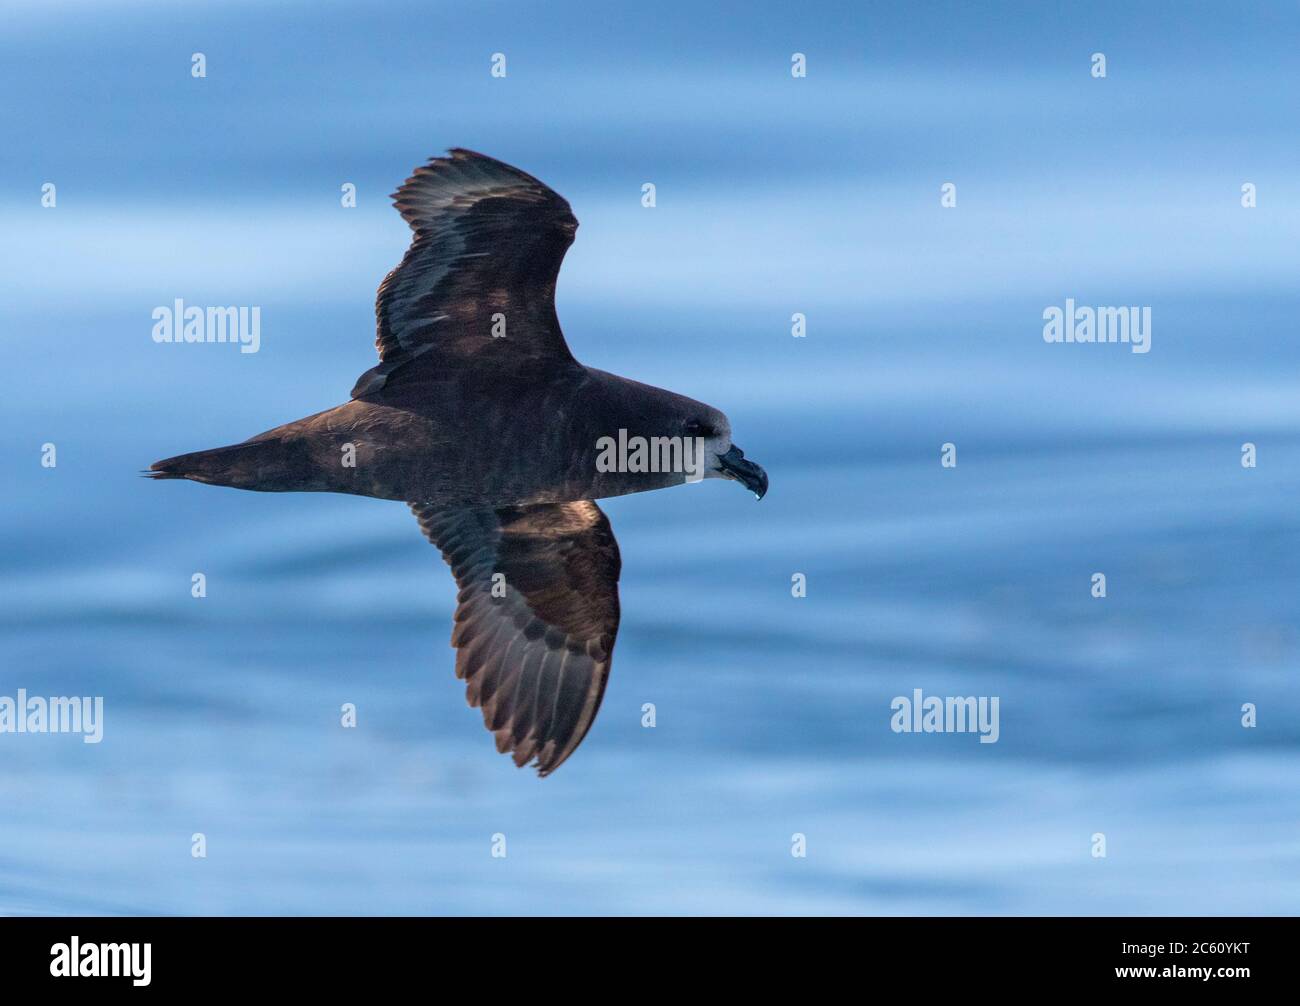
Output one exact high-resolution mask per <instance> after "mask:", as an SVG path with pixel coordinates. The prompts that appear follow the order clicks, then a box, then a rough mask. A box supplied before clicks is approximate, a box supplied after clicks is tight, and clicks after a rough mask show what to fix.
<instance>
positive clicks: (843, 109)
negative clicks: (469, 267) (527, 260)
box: [0, 2, 1300, 914]
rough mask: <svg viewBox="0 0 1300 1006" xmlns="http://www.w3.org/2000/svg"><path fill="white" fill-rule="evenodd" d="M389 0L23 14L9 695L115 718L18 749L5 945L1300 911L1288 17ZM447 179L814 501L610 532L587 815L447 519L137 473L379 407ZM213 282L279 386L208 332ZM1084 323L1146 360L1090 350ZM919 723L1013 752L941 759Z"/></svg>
mask: <svg viewBox="0 0 1300 1006" xmlns="http://www.w3.org/2000/svg"><path fill="white" fill-rule="evenodd" d="M386 6H387V7H388V10H387V11H386V12H379V11H372V10H370V9H364V10H363V9H360V8H358V7H357V6H356V5H351V4H311V5H308V4H305V3H302V4H299V3H280V4H253V3H234V4H222V5H216V4H212V5H206V4H195V5H186V6H185V7H184V8H183V9H176V8H175V7H174V6H173V5H169V4H162V3H150V2H114V3H98V4H94V5H90V4H84V3H78V2H62V3H53V4H51V3H43V4H39V5H38V4H35V3H32V4H28V3H25V2H24V3H17V4H16V5H14V6H13V11H12V15H11V16H9V17H8V18H7V22H6V25H5V28H4V32H3V35H2V36H0V88H2V89H3V91H2V93H3V94H4V96H5V100H4V102H3V103H2V104H0V126H2V127H3V131H4V135H5V136H6V137H7V142H5V143H4V144H2V145H0V221H3V232H2V237H3V240H0V249H3V254H4V268H3V269H0V304H3V307H0V317H2V318H3V320H4V325H3V331H2V332H0V337H2V338H3V339H4V350H3V351H4V355H5V361H6V363H7V365H8V381H7V382H6V393H5V395H4V398H3V406H2V408H3V419H4V421H3V423H0V442H2V445H3V450H4V456H5V458H6V461H7V464H6V471H7V473H8V482H7V492H6V493H5V518H6V519H5V521H4V523H3V528H2V529H0V535H3V547H2V548H0V621H2V622H3V626H4V631H3V651H2V653H0V696H13V695H15V694H16V693H17V690H18V689H20V688H22V689H26V690H27V692H28V693H30V694H41V695H102V696H103V697H104V703H105V724H104V738H103V741H102V742H101V743H99V744H97V745H91V744H83V743H82V742H81V741H80V739H78V738H77V737H73V736H59V735H49V736H33V735H26V736H17V735H11V734H0V767H2V768H3V771H0V807H2V808H3V814H0V912H3V913H32V912H37V913H80V912H91V913H110V914H112V913H293V914H299V913H301V914H316V913H331V914H352V913H363V914H404V913H414V914H424V913H515V914H529V913H552V914H567V913H732V914H744V913H837V914H838V913H894V914H913V913H957V914H998V913H1062V914H1093V913H1121V914H1123V913H1155V914H1179V913H1211V914H1214V913H1293V912H1295V911H1297V909H1300V881H1298V880H1297V876H1298V875H1300V873H1298V871H1297V866H1298V865H1300V832H1298V831H1297V822H1298V821H1300V782H1298V781H1297V780H1298V779H1300V696H1298V695H1297V689H1296V672H1297V662H1298V660H1300V613H1298V611H1297V604H1296V589H1295V588H1296V583H1297V577H1298V576H1300V515H1298V514H1297V508H1296V502H1295V501H1296V499H1297V491H1298V490H1300V396H1298V395H1297V390H1298V381H1297V378H1298V376H1300V369H1298V368H1300V348H1298V345H1300V343H1298V341H1297V338H1296V336H1297V323H1296V318H1297V317H1298V316H1300V286H1298V285H1297V276H1298V275H1300V269H1298V267H1300V250H1298V249H1300V242H1297V240H1296V237H1297V234H1300V188H1298V187H1297V181H1296V174H1295V164H1296V158H1297V154H1298V153H1300V133H1297V130H1296V128H1295V127H1296V113H1295V109H1296V107H1297V104H1296V99H1297V96H1298V94H1297V72H1296V64H1295V59H1294V39H1295V37H1296V30H1297V28H1300V13H1297V11H1296V8H1295V7H1294V5H1291V4H1277V5H1269V4H1260V5H1253V6H1252V7H1250V8H1248V9H1247V10H1244V11H1242V10H1228V9H1226V8H1225V9H1222V10H1220V9H1218V8H1216V6H1214V5H1209V4H1206V5H1199V4H1176V5H1175V4H1144V5H1141V6H1140V7H1139V9H1137V10H1131V9H1129V5H1127V4H1119V3H1113V4H1112V3H1102V4H1088V5H1078V6H1077V7H1076V6H1073V5H1066V4H1061V5H1041V4H1024V5H1019V4H1001V5H994V6H991V7H988V8H976V7H974V6H973V5H965V4H924V5H916V6H908V7H906V8H904V7H894V6H892V5H890V6H886V5H877V4H861V5H852V6H850V5H843V4H829V3H827V4H818V3H813V4H801V5H777V4H771V5H767V4H758V5H755V4H743V5H742V4H724V5H720V6H717V7H712V8H711V9H709V10H703V11H702V10H700V9H698V7H697V5H691V4H685V3H665V4H659V5H656V7H655V9H654V10H653V11H652V12H648V13H647V12H642V13H639V14H636V15H631V14H629V15H626V16H622V15H610V14H602V15H601V16H600V17H593V16H592V13H591V9H590V8H588V7H585V6H584V5H580V4H547V5H531V4H491V3H474V4H441V5H429V4H392V5H386ZM394 25H401V26H402V30H400V31H398V30H394V27H393V26H394ZM198 51H201V52H203V53H205V55H206V57H207V65H208V76H207V77H206V78H204V79H201V80H199V79H194V78H193V77H191V76H190V65H191V62H190V59H191V54H192V53H194V52H198ZM1098 51H1101V52H1104V53H1105V54H1106V55H1107V59H1108V72H1107V76H1106V78H1104V79H1095V78H1093V77H1092V76H1091V75H1090V73H1089V68H1090V57H1091V54H1092V53H1094V52H1098ZM495 52H503V53H505V54H506V57H507V60H508V64H507V65H508V73H507V76H506V77H505V78H504V79H497V78H493V77H491V75H490V74H489V65H490V58H491V55H492V53H495ZM793 52H803V53H805V54H806V55H807V62H808V76H807V77H806V78H804V79H795V78H792V77H791V75H790V72H789V67H790V56H791V53H793ZM453 145H459V146H468V147H471V148H475V149H480V150H482V151H484V152H486V153H490V154H492V155H494V156H498V157H501V158H503V159H505V160H508V161H511V162H513V163H516V164H518V165H519V166H521V167H523V168H524V169H525V170H528V171H530V172H532V173H534V174H536V175H538V176H539V177H541V178H542V179H544V180H545V181H547V182H548V183H550V184H551V185H552V186H554V187H555V188H556V189H557V190H558V191H559V192H560V193H562V194H563V195H564V196H565V197H566V198H568V199H569V201H570V202H571V203H572V205H573V207H574V210H575V212H576V214H577V216H578V218H579V220H580V221H581V222H582V226H581V229H580V231H579V234H578V239H577V242H576V243H575V245H574V247H573V248H572V249H571V251H570V253H569V256H568V259H567V260H566V264H565V268H564V271H563V273H562V274H561V280H560V289H559V311H560V316H561V320H562V322H563V324H564V326H565V330H566V333H567V335H568V339H569V342H570V344H571V346H572V347H573V349H574V352H575V354H576V355H577V356H578V357H579V358H580V359H581V360H583V361H584V362H586V363H589V364H591V365H593V366H598V367H601V368H602V369H606V370H610V371H613V372H616V373H622V374H626V375H628V376H631V377H635V378H636V379H638V380H642V381H645V382H648V383H652V384H658V385H661V386H664V387H668V388H672V389H673V390H676V391H679V392H682V393H685V394H689V395H691V396H693V397H697V398H700V399H703V400H705V401H708V402H710V403H711V404H714V405H716V406H718V407H720V408H722V409H724V410H725V411H726V412H727V413H728V414H729V416H730V418H731V421H732V426H733V429H734V432H735V438H736V441H737V442H738V443H739V444H740V445H741V446H742V447H743V448H744V449H745V451H746V453H747V455H748V456H750V457H752V458H754V459H756V460H758V461H759V462H760V463H762V464H763V465H764V466H765V467H766V468H767V470H768V472H769V474H770V476H771V483H772V488H771V491H770V493H769V495H768V496H767V498H766V499H764V500H763V501H762V502H761V503H755V501H754V500H753V499H752V498H751V497H749V496H748V495H746V494H745V493H744V492H742V491H740V490H739V489H738V488H737V487H735V486H732V485H727V484H722V483H719V482H713V481H710V482H707V483H704V484H702V485H697V486H687V487H682V488H680V489H676V490H672V491H666V492H659V493H647V494H642V495H638V496H631V497H625V498H621V499H616V500H610V501H607V502H606V503H605V504H603V506H604V508H605V510H606V512H607V513H608V514H609V516H610V519H611V521H612V522H613V525H614V528H615V531H616V532H617V534H618V537H619V541H620V545H621V548H622V553H623V559H624V572H623V579H622V598H623V610H624V616H623V627H622V630H621V633H620V637H619V642H618V648H617V651H616V656H615V662H614V670H613V675H612V678H611V681H610V685H609V690H608V692H607V694H606V697H605V702H604V706H603V708H602V711H601V713H600V716H599V718H598V719H597V721H596V725H595V727H594V728H593V730H592V732H591V734H590V735H589V736H588V738H587V739H586V741H585V742H584V744H583V746H582V747H581V748H580V749H579V751H578V753H577V754H576V755H575V756H574V757H573V758H572V759H571V760H570V762H568V763H567V764H566V765H565V766H564V767H563V768H562V769H561V770H560V771H559V772H557V773H556V774H555V775H554V776H553V777H551V778H548V779H546V780H538V779H537V778H536V777H535V776H533V775H532V774H531V773H530V772H520V771H517V770H516V769H515V768H514V767H513V765H512V764H511V763H510V762H509V761H508V760H507V759H505V758H502V757H501V756H498V755H497V754H495V752H494V751H493V748H492V743H491V739H490V737H489V736H488V735H487V734H486V732H485V731H484V730H483V727H482V725H481V721H480V717H479V714H478V713H477V712H476V711H474V710H470V709H468V708H466V707H465V704H464V699H463V687H462V685H461V683H460V682H458V681H456V680H455V678H454V676H453V674H452V662H453V651H452V650H451V649H450V648H449V647H448V646H447V640H448V636H449V633H450V619H451V611H452V606H453V603H454V588H453V586H452V582H451V579H450V576H449V574H448V573H447V571H446V569H445V567H444V566H443V564H442V561H441V560H440V559H439V557H438V555H437V553H436V552H435V551H434V550H433V549H432V548H431V547H430V546H429V545H428V544H427V543H426V542H425V541H424V539H423V537H422V536H421V535H420V533H419V531H418V528H417V527H416V525H415V522H414V520H413V519H412V518H411V516H410V514H409V513H408V512H407V511H406V509H405V507H403V506H401V505H400V504H393V503H387V502H381V501H374V500H365V499H354V498H345V497H329V496H311V495H270V494H267V495H263V494H251V493H239V492H236V491H233V490H223V489H214V488H210V487H205V486H195V485H190V484H171V483H168V484H155V483H152V482H149V481H147V480H144V479H141V478H139V477H138V476H137V474H136V473H137V472H138V471H139V470H140V469H142V468H145V467H147V466H148V464H149V463H150V462H151V461H153V460H155V459H157V458H160V457H166V456H169V455H172V454H176V453H180V452H183V451H187V450H194V449H199V448H204V447H210V446H216V445H218V444H225V443H230V442H233V441H236V440H239V439H243V438H244V437H247V436H249V435H251V434H253V433H256V432H260V431H261V430H263V429H266V428H268V427H271V426H273V425H276V424H278V423H280V422H282V421H285V420H288V419H291V418H295V417H297V416H300V415H304V414H307V413H310V412H314V411H316V410H319V409H321V408H326V407H328V406H330V405H333V404H337V403H338V402H341V401H343V400H345V399H346V396H347V393H348V390H349V389H350V387H351V385H352V382H353V380H354V379H355V378H356V376H357V375H358V374H359V373H360V372H361V371H363V370H365V369H366V368H368V367H370V366H371V365H372V364H373V362H374V356H373V348H372V340H373V315H372V304H373V297H374V290H375V287H376V286H377V284H378V282H379V280H380V279H381V278H382V277H383V275H384V274H385V273H386V272H387V270H388V269H390V268H391V267H392V266H393V265H394V264H395V263H396V262H397V260H398V258H399V257H400V256H401V253H402V251H403V249H404V248H405V245H406V242H407V238H408V232H407V231H406V229H405V227H404V226H403V224H402V223H401V221H400V220H399V219H398V217H397V216H396V214H395V213H394V212H393V211H392V209H391V208H390V207H389V205H388V201H387V199H386V198H385V194H386V193H388V192H390V191H391V190H392V188H393V187H395V185H396V184H398V183H399V182H400V181H401V180H402V179H403V178H404V177H406V175H407V174H408V173H409V171H410V169H411V168H412V167H413V166H414V165H415V164H417V163H419V162H420V161H422V160H423V159H424V158H425V157H428V156H430V155H433V154H437V153H440V152H441V151H442V150H443V149H444V148H446V147H449V146H453ZM47 182H52V183H54V184H56V186H57V206H56V207H54V208H43V207H42V206H41V203H40V194H41V186H42V185H43V184H45V183H47ZM346 182H351V183H353V184H355V185H356V187H357V192H358V204H357V206H356V208H355V209H343V208H342V207H341V206H340V203H339V193H340V186H341V185H343V184H344V183H346ZM645 182H653V183H654V184H655V185H656V189H657V205H656V207H655V208H654V209H652V210H651V209H646V208H644V207H643V206H642V205H641V186H642V185H643V183H645ZM945 182H952V183H953V184H954V185H956V187H957V205H956V207H954V208H951V209H944V208H941V206H940V200H939V195H940V186H941V185H942V184H943V183H945ZM1245 183H1251V184H1253V185H1254V186H1255V187H1256V191H1257V196H1258V205H1257V206H1256V207H1255V208H1253V209H1245V208H1243V207H1242V205H1241V187H1242V185H1243V184H1245ZM177 297H182V298H184V299H185V300H186V301H188V302H190V303H196V304H203V303H208V304H230V303H234V304H253V305H259V306H260V307H261V309H262V310H261V314H262V338H261V348H260V351H259V352H258V353H256V354H240V353H239V352H238V351H237V350H236V349H235V348H234V347H231V346H221V345H203V346H183V345H182V346H164V345H157V344H155V343H154V342H153V341H152V339H151V338H150V330H151V327H152V321H151V317H150V313H151V311H152V309H153V308H154V307H155V306H157V305H166V304H170V303H171V302H172V301H173V300H174V299H175V298H177ZM1066 298H1072V299H1074V300H1075V301H1076V302H1077V303H1079V304H1088V305H1109V304H1123V305H1144V306H1149V307H1150V308H1151V310H1152V318H1153V328H1152V348H1151V352H1149V353H1147V354H1135V353H1132V352H1130V351H1129V348H1128V347H1126V346H1122V345H1102V346H1097V345H1092V346H1089V345H1050V344H1047V343H1045V342H1044V340H1043V338H1042V334H1041V333H1042V326H1043V321H1042V312H1043V310H1044V308H1046V307H1048V306H1051V305H1057V306H1061V305H1063V304H1064V302H1065V299H1066ZM794 313H801V314H804V315H805V316H806V317H807V336H806V337H805V338H802V339H796V338H792V337H791V334H790V326H791V315H792V314H794ZM1246 442H1250V443H1253V444H1255V445H1256V450H1257V457H1258V465H1257V467H1255V468H1253V469H1248V468H1243V467H1242V465H1241V462H1240V459H1241V449H1242V444H1243V443H1246ZM46 443H53V444H55V445H56V447H57V452H58V454H57V457H58V464H57V467H55V468H44V467H42V466H41V464H40V458H41V451H42V445H43V444H46ZM945 443H952V444H955V445H956V449H957V458H958V463H957V466H956V467H955V468H944V467H942V466H941V465H940V448H941V445H943V444H945ZM196 571H201V572H203V573H204V574H205V575H206V577H207V584H208V592H207V597H205V598H203V599H195V598H193V597H191V594H190V583H191V580H190V578H191V575H192V574H193V573H194V572H196ZM1098 571H1103V572H1104V573H1105V575H1106V578H1107V596H1106V597H1105V598H1104V599H1097V598H1094V597H1092V596H1091V593H1090V585H1091V579H1090V578H1091V576H1092V574H1093V573H1095V572H1098ZM795 573H803V574H804V575H805V576H806V578H807V584H808V588H807V596H806V597H803V598H795V597H792V596H791V589H790V588H791V577H792V575H793V574H795ZM918 688H919V689H922V690H923V692H924V693H925V694H928V695H939V696H949V695H952V696H965V695H975V696H996V697H998V698H999V708H1000V713H1001V722H1000V736H999V739H998V741H997V743H994V744H980V743H978V740H977V738H976V737H975V736H972V735H970V734H898V733H895V732H893V731H892V730H891V729H890V718H891V700H892V699H893V698H894V697H895V696H899V695H905V696H910V695H912V693H913V690H914V689H918ZM344 703H353V704H355V706H356V708H357V715H358V724H357V727H356V728H355V729H346V730H345V729H342V728H341V727H340V725H339V710H340V706H341V705H342V704H344ZM645 703H653V704H654V705H655V710H656V726H655V727H654V728H653V729H647V728H644V727H642V725H641V722H642V707H643V705H644V704H645ZM1245 703H1252V704H1253V705H1254V707H1255V709H1256V710H1257V725H1256V726H1255V727H1253V728H1244V727H1243V726H1242V715H1243V714H1242V706H1243V704H1245ZM195 833H202V834H203V835H204V836H206V841H207V856H206V858H201V859H196V858H194V857H193V856H192V855H191V836H192V835H194V834H195ZM1098 833H1100V834H1104V835H1105V838H1106V855H1105V857H1096V856H1094V855H1093V854H1092V853H1093V849H1094V844H1095V840H1094V837H1093V836H1094V835H1096V834H1098ZM498 834H499V835H504V836H505V838H506V842H507V849H508V855H507V856H506V857H505V858H496V857H493V856H492V855H491V847H492V841H493V836H494V835H498ZM796 834H798V835H802V836H805V839H806V851H807V854H806V856H802V857H796V856H792V855H791V847H792V836H794V835H796Z"/></svg>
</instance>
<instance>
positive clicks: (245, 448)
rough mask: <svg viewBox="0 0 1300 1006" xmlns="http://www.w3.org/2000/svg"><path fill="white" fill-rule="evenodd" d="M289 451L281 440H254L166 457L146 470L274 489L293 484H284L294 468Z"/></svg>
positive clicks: (154, 475)
mask: <svg viewBox="0 0 1300 1006" xmlns="http://www.w3.org/2000/svg"><path fill="white" fill-rule="evenodd" d="M287 453H288V452H287V451H286V450H285V445H284V442H283V441H281V440H278V439H277V440H252V441H248V442H246V443H242V444H231V445H230V446H229V447H215V448H213V449H212V450H209V451H194V452H193V453H191V454H178V455H177V456H176V457H174V458H164V459H163V460H162V461H155V462H154V463H153V464H152V465H150V466H149V470H148V471H147V472H144V473H143V474H144V476H145V477H146V478H151V479H189V480H190V481H191V482H203V483H206V484H207V485H213V486H233V487H234V488H236V489H262V490H269V491H272V492H274V491H276V490H281V489H287V488H290V487H289V486H287V485H282V484H281V483H282V482H283V481H284V478H285V476H286V475H287V474H288V472H289V471H290V470H291V469H290V466H288V465H287V464H286V462H287V461H288V460H289V459H288V457H287V456H286V455H287Z"/></svg>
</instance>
